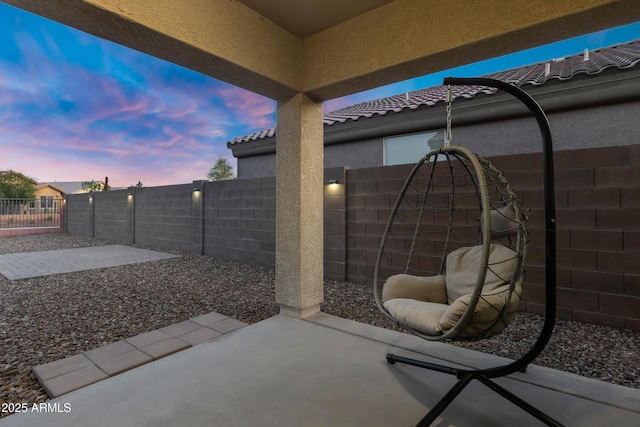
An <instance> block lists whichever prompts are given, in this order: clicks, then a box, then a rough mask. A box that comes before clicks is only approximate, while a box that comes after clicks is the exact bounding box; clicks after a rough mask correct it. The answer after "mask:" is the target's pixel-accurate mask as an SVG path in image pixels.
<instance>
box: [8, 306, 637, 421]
mask: <svg viewBox="0 0 640 427" xmlns="http://www.w3.org/2000/svg"><path fill="white" fill-rule="evenodd" d="M387 352H394V353H396V354H400V355H405V356H412V357H416V358H420V359H423V360H426V361H431V362H436V363H443V362H445V363H448V364H452V365H456V366H467V367H481V366H482V367H490V366H496V365H499V364H502V363H504V361H505V359H501V358H496V357H493V356H489V355H485V354H481V353H477V352H474V351H470V350H466V349H463V348H458V347H454V346H450V345H446V344H441V343H430V342H425V341H423V340H421V339H419V338H416V337H413V336H409V335H406V334H402V333H399V332H394V331H390V330H385V329H381V328H376V327H373V326H369V325H363V324H358V323H356V322H352V321H348V320H344V319H337V318H334V317H331V316H328V315H325V314H322V313H320V314H318V315H316V316H313V317H312V318H310V319H307V320H301V319H293V318H288V317H283V316H276V317H272V318H270V319H267V320H265V321H262V322H259V323H256V324H254V325H251V326H249V327H246V328H243V329H241V330H238V331H236V332H234V333H233V334H229V335H224V336H222V337H220V338H218V339H216V340H214V341H210V342H207V343H204V344H201V345H199V346H196V347H193V348H190V349H187V350H184V351H181V352H179V353H175V354H173V355H171V356H169V357H166V358H163V359H161V360H159V361H156V362H153V363H149V364H146V365H144V366H141V367H139V368H136V369H133V370H131V371H128V372H126V373H124V374H121V375H118V376H116V377H112V378H109V379H106V380H104V381H101V382H98V383H95V384H92V385H90V386H88V387H86V388H84V389H82V390H81V391H80V390H79V391H75V392H71V393H69V394H67V395H64V396H62V397H60V398H57V399H54V400H53V401H51V403H52V404H55V403H58V404H60V405H64V404H68V405H69V406H70V408H71V411H70V412H69V413H42V412H39V413H37V412H34V413H20V414H15V415H12V416H10V417H7V418H4V419H2V420H0V426H1V427H13V426H32V427H38V426H47V427H56V426H85V425H91V426H96V427H99V426H113V425H127V426H151V425H153V426H174V425H189V426H192V427H198V426H211V425H215V426H234V427H235V426H278V427H280V426H301V425H303V426H349V427H351V426H361V425H362V426H373V427H375V426H384V427H387V426H408V425H415V424H416V423H417V422H418V421H419V420H420V419H421V418H422V417H423V416H424V415H425V414H426V413H427V412H428V410H429V408H431V407H432V406H433V405H434V404H435V403H436V402H437V401H438V400H439V399H440V398H441V397H442V396H443V395H444V394H445V393H446V392H447V391H448V389H449V388H450V387H451V385H452V384H453V383H454V382H455V378H454V377H452V376H451V375H447V374H443V373H438V372H433V371H427V370H424V369H420V368H416V367H412V366H407V365H400V364H396V365H389V364H387V362H386V358H385V355H386V353H387ZM498 383H499V384H500V385H501V386H503V387H505V388H506V389H508V390H510V391H511V392H513V393H515V394H516V395H517V396H519V397H521V398H523V399H524V400H526V401H528V402H529V403H531V404H532V405H534V406H536V407H537V408H539V409H540V410H542V411H544V412H545V413H547V414H548V415H550V416H551V417H553V418H555V419H557V420H558V421H559V422H561V423H563V424H565V425H567V426H581V427H592V426H593V427H595V426H598V427H599V426H602V425H612V426H613V425H616V426H618V425H619V426H637V425H640V390H636V389H631V388H627V387H621V386H615V385H612V384H609V383H604V382H601V381H596V380H591V379H587V378H583V377H578V376H576V375H572V374H567V373H564V372H559V371H554V370H550V369H546V368H540V367H535V366H531V367H530V369H529V370H528V371H527V373H524V374H520V373H518V374H514V375H512V376H510V377H508V378H502V379H500V380H498ZM436 424H437V425H439V426H474V427H475V426H479V427H482V426H490V427H507V426H508V427H512V426H538V425H540V422H539V421H538V420H536V419H534V418H533V417H532V416H531V415H529V414H528V413H526V412H524V411H522V410H521V409H520V408H518V407H516V406H515V405H512V404H511V403H509V402H507V401H505V400H504V399H503V398H502V397H501V396H499V395H498V394H496V393H494V392H492V391H491V390H489V389H487V388H486V387H485V386H484V385H482V384H480V383H477V382H475V381H474V382H472V383H471V384H470V385H469V386H468V387H467V388H466V389H465V390H464V391H463V392H462V393H461V394H460V396H459V397H458V398H457V399H456V400H454V402H453V403H452V404H451V405H450V406H449V407H448V408H447V410H445V412H444V413H443V414H442V415H441V417H440V418H439V419H438V420H437V421H436Z"/></svg>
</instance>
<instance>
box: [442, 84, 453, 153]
mask: <svg viewBox="0 0 640 427" xmlns="http://www.w3.org/2000/svg"><path fill="white" fill-rule="evenodd" d="M445 102H446V108H447V128H446V130H445V136H444V146H445V147H449V146H450V145H451V138H452V135H451V104H452V103H453V95H452V93H451V85H447V97H446V101H445Z"/></svg>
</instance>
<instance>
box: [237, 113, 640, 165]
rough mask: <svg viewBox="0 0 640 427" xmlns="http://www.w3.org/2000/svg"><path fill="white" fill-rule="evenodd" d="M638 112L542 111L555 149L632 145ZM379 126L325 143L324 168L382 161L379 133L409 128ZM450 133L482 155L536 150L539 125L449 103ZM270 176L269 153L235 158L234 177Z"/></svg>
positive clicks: (391, 133)
mask: <svg viewBox="0 0 640 427" xmlns="http://www.w3.org/2000/svg"><path fill="white" fill-rule="evenodd" d="M443 117H444V116H443ZM638 117H640V102H623V103H618V104H604V105H600V106H593V107H589V108H581V109H572V110H564V111H555V112H551V113H549V114H548V118H549V124H550V126H551V132H552V134H553V140H554V149H555V150H557V151H560V150H576V149H583V148H596V147H612V146H619V145H631V144H636V143H637V135H638V128H637V126H636V123H637V118H638ZM397 119H400V117H397ZM364 120H366V119H364ZM408 120H415V121H417V122H418V123H419V122H420V120H421V117H420V112H417V113H415V115H413V116H407V117H405V118H404V121H408ZM444 126H445V123H444V121H442V122H428V121H425V127H422V128H421V127H419V126H418V127H416V128H414V130H413V132H416V131H417V132H420V131H430V130H435V129H442V128H443V127H444ZM383 129H384V130H383V131H382V132H386V133H385V134H383V135H380V136H378V137H376V138H368V139H366V140H362V141H347V142H343V143H336V144H330V145H325V167H340V166H344V167H348V168H351V169H358V168H370V167H375V166H382V164H383V151H384V139H385V137H387V136H394V135H403V134H408V133H412V132H405V131H404V130H405V128H404V127H401V128H400V129H402V130H399V129H398V127H395V126H394V124H393V121H390V122H389V123H388V124H387V125H385V126H384V127H383ZM452 134H453V140H452V143H453V144H455V145H462V146H464V147H467V148H469V149H470V150H472V151H473V152H476V153H478V154H480V155H482V156H499V155H506V154H521V153H536V152H539V151H540V150H541V148H542V146H541V143H540V131H539V128H538V126H537V125H536V123H535V121H534V120H533V119H532V118H531V117H515V118H504V119H501V120H499V121H482V122H473V123H467V124H462V125H456V116H455V108H454V113H453V132H452ZM257 143H258V144H259V142H257ZM425 154H426V153H425ZM416 161H418V159H416ZM272 175H275V154H262V155H260V156H254V157H240V158H238V177H239V178H245V177H253V176H272Z"/></svg>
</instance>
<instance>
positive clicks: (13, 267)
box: [0, 245, 179, 280]
mask: <svg viewBox="0 0 640 427" xmlns="http://www.w3.org/2000/svg"><path fill="white" fill-rule="evenodd" d="M170 258H179V256H178V255H173V254H168V253H164V252H158V251H151V250H148V249H140V248H134V247H131V246H123V245H107V246H93V247H88V248H74V249H61V250H56V251H42V252H24V253H15V254H4V255H0V274H2V275H3V276H5V277H6V278H7V279H8V280H19V279H28V278H32V277H41V276H49V275H51V274H61V273H71V272H75V271H84V270H92V269H96V268H107V267H116V266H120V265H129V264H138V263H141V262H148V261H158V260H163V259H170Z"/></svg>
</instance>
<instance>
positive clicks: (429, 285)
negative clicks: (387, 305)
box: [382, 274, 447, 304]
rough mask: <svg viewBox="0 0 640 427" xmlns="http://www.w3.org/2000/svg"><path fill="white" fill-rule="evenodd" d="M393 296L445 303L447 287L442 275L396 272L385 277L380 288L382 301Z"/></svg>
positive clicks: (393, 297)
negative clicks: (417, 274)
mask: <svg viewBox="0 0 640 427" xmlns="http://www.w3.org/2000/svg"><path fill="white" fill-rule="evenodd" d="M395 298H410V299H414V300H418V301H425V302H427V301H429V302H438V303H443V304H446V303H447V287H446V284H445V278H444V276H428V277H420V276H412V275H410V274H396V275H395V276H391V277H389V278H388V279H387V281H386V282H385V284H384V287H383V288H382V302H385V301H388V300H391V299H395Z"/></svg>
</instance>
